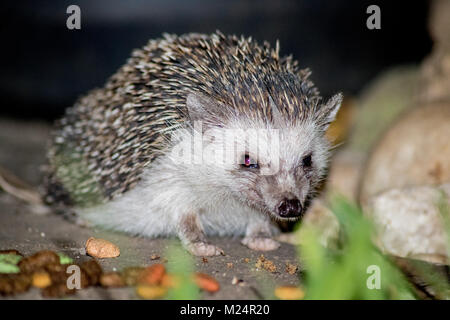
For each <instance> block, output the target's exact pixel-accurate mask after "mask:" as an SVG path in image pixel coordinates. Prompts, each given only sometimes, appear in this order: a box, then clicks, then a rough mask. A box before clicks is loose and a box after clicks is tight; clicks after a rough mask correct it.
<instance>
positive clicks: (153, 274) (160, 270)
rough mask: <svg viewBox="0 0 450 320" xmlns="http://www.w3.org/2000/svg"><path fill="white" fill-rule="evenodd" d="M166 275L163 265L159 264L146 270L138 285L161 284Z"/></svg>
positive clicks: (141, 275)
mask: <svg viewBox="0 0 450 320" xmlns="http://www.w3.org/2000/svg"><path fill="white" fill-rule="evenodd" d="M165 273H166V268H165V267H164V265H163V264H161V263H157V264H154V265H151V266H149V267H147V268H145V269H144V271H143V272H142V273H141V274H140V276H139V279H138V283H141V284H147V285H156V284H160V283H161V280H162V278H163V276H164V274H165Z"/></svg>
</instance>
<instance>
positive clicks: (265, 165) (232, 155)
mask: <svg viewBox="0 0 450 320" xmlns="http://www.w3.org/2000/svg"><path fill="white" fill-rule="evenodd" d="M339 103H340V101H339ZM335 108H339V105H337V106H336V107H335ZM333 110H335V109H333ZM335 111H337V110H335ZM324 114H325V115H326V116H327V117H329V114H326V113H324ZM334 115H335V112H334V113H333V115H332V117H333V118H334ZM204 120H205V121H204V123H203V125H205V124H206V130H205V131H203V130H198V131H201V132H203V145H202V159H203V161H204V162H203V163H202V165H201V168H199V170H200V171H198V172H197V174H196V176H197V177H198V178H199V177H200V176H202V181H204V182H203V183H205V185H208V186H218V187H219V188H221V189H222V190H225V191H227V193H228V194H231V195H233V197H234V198H236V199H237V200H239V201H240V202H242V203H244V204H246V205H248V206H250V207H252V208H254V209H257V210H259V211H262V212H265V213H267V214H269V215H270V216H272V217H274V218H276V219H280V220H295V219H298V218H300V217H301V216H302V214H303V213H304V212H305V209H306V207H307V205H308V202H309V200H310V199H311V198H312V196H313V194H314V190H315V187H316V186H317V184H318V182H319V181H320V179H321V178H322V177H323V175H324V172H325V168H326V164H327V158H328V150H329V143H328V141H327V140H326V139H325V137H324V133H325V129H326V128H327V125H324V123H325V121H327V123H329V122H331V121H332V119H331V118H327V120H325V119H323V118H314V117H313V115H312V116H311V117H307V118H306V119H302V120H298V121H296V120H294V121H292V120H288V119H282V118H281V119H278V120H276V121H271V122H268V121H267V120H264V119H262V118H261V117H259V118H258V117H254V116H253V115H251V114H250V115H243V114H240V115H238V116H232V115H231V116H228V117H227V118H221V121H220V122H219V121H217V120H216V119H212V118H206V119H204ZM214 121H215V122H214ZM214 123H216V124H219V125H215V124H214ZM205 160H206V161H205ZM204 179H208V180H209V181H208V183H206V182H205V180H204Z"/></svg>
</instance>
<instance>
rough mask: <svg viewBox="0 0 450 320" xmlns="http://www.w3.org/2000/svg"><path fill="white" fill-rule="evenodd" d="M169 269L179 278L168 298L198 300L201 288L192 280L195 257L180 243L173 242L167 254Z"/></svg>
mask: <svg viewBox="0 0 450 320" xmlns="http://www.w3.org/2000/svg"><path fill="white" fill-rule="evenodd" d="M165 256H166V257H167V258H168V262H167V271H168V272H169V273H170V274H172V275H173V276H174V277H175V278H176V279H177V286H176V287H175V288H171V289H170V290H169V292H168V294H167V299H168V300H197V299H199V298H200V290H199V288H198V286H197V285H196V284H195V283H194V282H193V280H192V274H193V273H194V271H195V270H194V269H195V267H194V258H193V257H192V256H191V255H190V254H189V253H188V252H187V251H186V250H184V249H183V248H182V247H181V246H180V244H179V243H172V244H171V245H169V248H168V250H167V252H166V254H165Z"/></svg>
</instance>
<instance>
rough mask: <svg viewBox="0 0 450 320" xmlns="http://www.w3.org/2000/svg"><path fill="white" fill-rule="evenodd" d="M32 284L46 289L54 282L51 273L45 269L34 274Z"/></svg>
mask: <svg viewBox="0 0 450 320" xmlns="http://www.w3.org/2000/svg"><path fill="white" fill-rule="evenodd" d="M32 284H33V286H34V287H36V288H40V289H44V288H47V287H48V286H50V285H51V284H52V279H51V278H50V275H49V274H48V273H47V272H45V271H43V272H36V273H34V274H33V278H32Z"/></svg>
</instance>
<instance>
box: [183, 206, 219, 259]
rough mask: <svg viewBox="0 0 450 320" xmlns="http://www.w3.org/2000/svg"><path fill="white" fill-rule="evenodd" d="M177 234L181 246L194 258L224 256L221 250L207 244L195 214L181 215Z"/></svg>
mask: <svg viewBox="0 0 450 320" xmlns="http://www.w3.org/2000/svg"><path fill="white" fill-rule="evenodd" d="M177 232H178V237H179V238H180V240H181V243H182V244H183V246H184V247H185V248H186V250H188V251H189V252H190V253H191V254H193V255H195V256H218V255H224V252H223V250H222V249H220V248H219V247H216V246H215V245H213V244H210V243H208V242H207V240H206V236H205V233H204V232H203V228H202V225H201V222H200V219H199V217H198V215H196V214H187V215H183V216H182V217H181V220H180V222H179V224H178V229H177Z"/></svg>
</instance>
